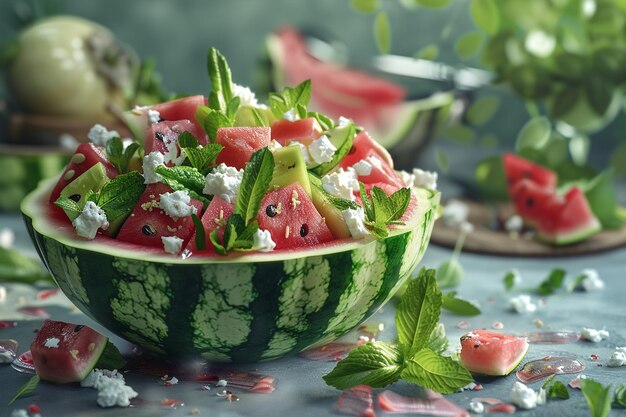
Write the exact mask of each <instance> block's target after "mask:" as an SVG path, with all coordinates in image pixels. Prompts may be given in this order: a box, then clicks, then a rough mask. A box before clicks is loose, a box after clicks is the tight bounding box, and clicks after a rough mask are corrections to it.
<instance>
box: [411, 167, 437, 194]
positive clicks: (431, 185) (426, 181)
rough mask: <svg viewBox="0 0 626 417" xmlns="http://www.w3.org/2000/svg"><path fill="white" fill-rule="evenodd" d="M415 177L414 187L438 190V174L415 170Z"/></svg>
mask: <svg viewBox="0 0 626 417" xmlns="http://www.w3.org/2000/svg"><path fill="white" fill-rule="evenodd" d="M413 175H415V181H414V186H415V187H420V188H427V189H429V190H436V189H437V173H436V172H432V171H424V170H421V169H419V168H413Z"/></svg>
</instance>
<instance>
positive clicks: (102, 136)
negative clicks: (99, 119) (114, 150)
mask: <svg viewBox="0 0 626 417" xmlns="http://www.w3.org/2000/svg"><path fill="white" fill-rule="evenodd" d="M119 137H120V134H119V133H117V132H116V131H115V130H110V131H109V130H107V128H106V127H104V126H102V125H100V124H95V125H93V127H92V128H91V129H90V130H89V133H87V138H88V139H89V140H90V141H91V142H92V143H93V144H94V145H100V146H104V145H105V144H106V143H107V142H108V141H109V140H111V139H113V138H119Z"/></svg>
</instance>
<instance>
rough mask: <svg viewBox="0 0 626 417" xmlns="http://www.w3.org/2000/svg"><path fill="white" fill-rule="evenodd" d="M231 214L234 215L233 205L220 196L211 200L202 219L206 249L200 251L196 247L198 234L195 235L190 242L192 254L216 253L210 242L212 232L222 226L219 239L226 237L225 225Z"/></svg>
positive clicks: (188, 247) (189, 247)
mask: <svg viewBox="0 0 626 417" xmlns="http://www.w3.org/2000/svg"><path fill="white" fill-rule="evenodd" d="M231 214H233V205H232V204H231V203H229V202H227V201H226V200H224V199H223V198H221V197H220V196H217V195H216V196H214V197H213V200H211V203H210V204H209V206H208V207H207V209H206V211H205V212H204V214H203V215H202V218H201V219H200V220H202V225H203V226H204V233H205V249H204V250H198V248H197V246H196V233H194V234H193V236H192V237H191V239H190V240H189V244H188V245H187V249H189V250H190V251H191V252H192V253H201V254H208V253H215V248H214V247H213V244H212V243H211V240H210V235H211V232H213V230H215V229H216V228H217V227H220V226H222V228H221V229H220V230H219V231H218V234H219V237H220V239H222V238H223V237H224V228H223V225H224V224H225V223H226V220H228V218H229V217H230V215H231Z"/></svg>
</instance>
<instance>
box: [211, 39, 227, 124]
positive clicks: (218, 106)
mask: <svg viewBox="0 0 626 417" xmlns="http://www.w3.org/2000/svg"><path fill="white" fill-rule="evenodd" d="M207 70H208V72H209V78H210V79H211V94H210V96H209V105H210V106H211V108H212V109H214V110H217V111H219V112H221V113H226V111H227V107H228V105H229V103H230V101H231V100H232V98H233V86H232V75H231V71H230V67H229V66H228V62H226V58H224V55H222V54H221V53H220V52H219V51H218V50H217V49H215V48H211V49H209V54H208V56H207Z"/></svg>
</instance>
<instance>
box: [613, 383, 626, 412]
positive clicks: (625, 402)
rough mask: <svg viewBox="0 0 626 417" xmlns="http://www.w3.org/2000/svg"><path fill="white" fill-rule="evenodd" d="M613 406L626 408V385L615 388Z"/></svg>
mask: <svg viewBox="0 0 626 417" xmlns="http://www.w3.org/2000/svg"><path fill="white" fill-rule="evenodd" d="M613 405H614V406H615V407H622V408H626V385H624V384H621V385H618V386H617V387H615V394H614V395H613Z"/></svg>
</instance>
